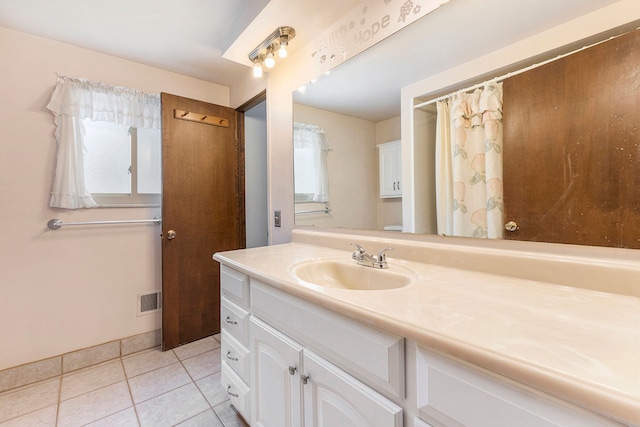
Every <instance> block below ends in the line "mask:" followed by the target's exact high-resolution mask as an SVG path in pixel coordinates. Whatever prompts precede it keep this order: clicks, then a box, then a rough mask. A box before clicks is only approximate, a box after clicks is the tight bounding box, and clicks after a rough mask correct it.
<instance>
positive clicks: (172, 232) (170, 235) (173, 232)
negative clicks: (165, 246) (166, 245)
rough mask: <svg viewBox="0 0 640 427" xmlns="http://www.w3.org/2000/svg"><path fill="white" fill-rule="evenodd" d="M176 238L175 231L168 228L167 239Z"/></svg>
mask: <svg viewBox="0 0 640 427" xmlns="http://www.w3.org/2000/svg"><path fill="white" fill-rule="evenodd" d="M175 238H176V232H175V230H169V231H167V239H168V240H173V239H175Z"/></svg>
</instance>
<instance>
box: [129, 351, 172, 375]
mask: <svg viewBox="0 0 640 427" xmlns="http://www.w3.org/2000/svg"><path fill="white" fill-rule="evenodd" d="M177 361H178V358H177V357H176V355H175V354H174V353H173V351H172V350H169V351H161V350H160V348H154V349H153V350H148V351H143V352H141V353H138V354H135V355H132V356H127V357H123V358H122V363H123V364H124V370H125V373H126V374H127V378H132V377H135V376H136V375H140V374H144V373H145V372H149V371H153V370H154V369H158V368H162V367H164V366H167V365H171V364H172V363H176V362H177Z"/></svg>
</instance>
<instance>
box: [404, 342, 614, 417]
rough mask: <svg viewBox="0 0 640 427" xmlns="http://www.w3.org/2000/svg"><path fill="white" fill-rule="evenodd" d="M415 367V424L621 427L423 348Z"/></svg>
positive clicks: (418, 354) (419, 352)
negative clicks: (416, 405) (416, 394)
mask: <svg viewBox="0 0 640 427" xmlns="http://www.w3.org/2000/svg"><path fill="white" fill-rule="evenodd" d="M416 368H417V387H418V413H419V419H418V420H416V426H433V427H443V426H447V427H448V426H466V427H474V426H477V427H486V426H492V427H512V426H521V427H551V426H563V427H595V426H621V424H618V423H616V422H614V421H612V420H610V419H607V418H603V417H600V416H598V415H596V414H594V413H592V412H588V411H586V410H583V409H582V408H579V407H576V406H574V405H571V404H569V403H567V402H562V401H560V400H557V399H554V398H552V397H551V396H548V395H544V394H542V393H539V392H535V391H533V390H529V389H526V388H525V387H524V386H519V385H518V386H516V385H515V384H514V383H511V382H509V381H508V380H507V379H506V378H498V377H497V376H494V375H490V374H488V373H486V372H483V371H480V370H479V369H476V368H472V367H468V366H466V365H463V364H462V363H460V362H457V361H454V360H452V359H449V358H445V357H443V356H441V355H439V354H436V353H433V352H431V351H429V350H427V349H424V348H419V349H418V352H417V360H416ZM421 422H422V423H423V424H421Z"/></svg>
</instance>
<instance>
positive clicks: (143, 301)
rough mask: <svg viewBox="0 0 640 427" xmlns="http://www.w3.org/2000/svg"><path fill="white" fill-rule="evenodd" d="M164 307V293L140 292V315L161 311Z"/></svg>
mask: <svg viewBox="0 0 640 427" xmlns="http://www.w3.org/2000/svg"><path fill="white" fill-rule="evenodd" d="M161 308H162V293H161V292H157V291H154V292H149V293H144V294H138V316H141V315H143V314H149V313H153V312H156V311H159V310H160V309H161Z"/></svg>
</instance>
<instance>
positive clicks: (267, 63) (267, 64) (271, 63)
mask: <svg viewBox="0 0 640 427" xmlns="http://www.w3.org/2000/svg"><path fill="white" fill-rule="evenodd" d="M264 65H265V67H267V68H273V66H274V65H276V60H275V59H273V53H272V52H269V53H267V57H266V58H264Z"/></svg>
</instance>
